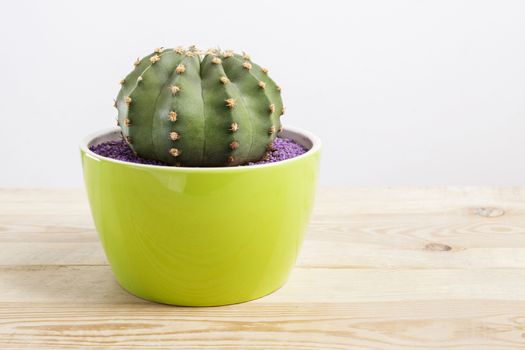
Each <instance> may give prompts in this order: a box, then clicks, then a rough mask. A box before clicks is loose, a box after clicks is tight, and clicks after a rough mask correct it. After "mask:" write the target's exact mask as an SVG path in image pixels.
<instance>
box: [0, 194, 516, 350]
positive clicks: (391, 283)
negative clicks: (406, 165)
mask: <svg viewBox="0 0 525 350" xmlns="http://www.w3.org/2000/svg"><path fill="white" fill-rule="evenodd" d="M524 199H525V188H506V189H499V188H446V187H443V188H430V189H429V188H415V189H412V188H404V189H403V188H401V189H399V188H396V189H327V190H323V191H321V192H320V193H319V196H318V201H317V207H316V209H315V212H314V215H313V218H312V222H311V224H310V226H309V230H308V234H307V237H306V240H305V243H304V246H303V249H302V253H301V256H300V258H299V261H298V264H297V265H298V266H297V268H295V269H294V271H293V273H292V276H291V278H290V281H289V282H288V283H287V284H286V285H285V286H284V287H283V288H282V289H281V290H279V291H277V292H276V293H275V294H272V295H270V296H268V297H265V298H262V299H259V300H256V301H253V302H250V303H246V304H241V305H232V306H226V307H217V308H179V307H170V306H165V305H157V304H153V303H149V302H146V301H143V300H141V299H138V298H136V297H134V296H132V295H130V294H128V293H127V292H125V291H124V290H123V289H121V288H120V287H119V286H118V284H117V283H116V281H115V280H114V278H113V275H112V273H111V270H110V268H109V266H107V261H106V259H105V257H104V254H103V252H102V249H101V246H100V244H99V242H98V238H97V237H96V233H95V231H94V228H93V224H92V221H91V218H90V215H89V208H88V206H87V201H86V199H85V195H84V193H83V191H81V190H38V189H35V190H0V249H1V251H2V253H1V254H0V349H12V348H20V347H23V348H39V349H70V348H88V347H89V348H108V347H118V348H176V347H178V348H184V349H205V348H210V349H221V348H224V349H349V348H357V349H432V348H447V349H460V350H471V349H472V350H478V349H483V350H500V349H501V350H503V349H523V348H525V321H524V320H525V254H524V253H525V219H524V218H525V201H524Z"/></svg>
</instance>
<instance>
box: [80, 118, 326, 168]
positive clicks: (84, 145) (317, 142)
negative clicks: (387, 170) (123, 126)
mask: <svg viewBox="0 0 525 350" xmlns="http://www.w3.org/2000/svg"><path fill="white" fill-rule="evenodd" d="M119 131H120V128H118V127H111V128H106V129H103V130H100V131H97V132H93V133H91V134H89V135H88V136H86V137H84V138H83V139H82V141H81V143H80V150H81V152H84V153H85V154H86V156H88V157H90V158H93V159H95V160H98V161H107V162H112V163H117V164H121V165H124V166H129V167H133V168H146V169H158V170H171V171H191V172H206V171H208V172H209V171H212V172H217V171H228V172H230V171H246V170H251V169H263V168H268V167H277V166H283V165H286V164H290V163H292V162H296V161H299V160H301V159H303V158H306V157H309V156H310V155H312V154H314V153H316V152H319V150H320V149H321V139H320V138H319V137H317V136H316V135H315V134H313V133H311V132H309V131H307V130H304V129H301V128H296V127H292V126H286V127H284V133H286V132H291V133H293V134H297V136H303V137H305V138H306V139H308V140H309V141H310V142H311V143H312V146H311V147H310V149H308V150H307V151H306V152H305V153H303V154H301V155H300V156H297V157H293V158H290V159H286V160H281V161H278V162H274V163H268V164H255V165H243V166H232V167H228V166H225V167H184V166H181V167H176V166H171V165H151V164H140V163H131V162H125V161H122V160H117V159H113V158H109V157H104V156H101V155H98V154H96V153H95V152H93V151H91V150H90V149H89V145H90V144H91V143H92V142H93V141H94V140H95V139H96V138H98V137H101V136H104V135H108V134H111V133H114V132H119ZM297 136H296V138H297ZM289 137H290V136H289ZM290 138H292V139H293V140H294V141H296V142H297V139H296V138H294V137H290ZM303 147H304V146H303Z"/></svg>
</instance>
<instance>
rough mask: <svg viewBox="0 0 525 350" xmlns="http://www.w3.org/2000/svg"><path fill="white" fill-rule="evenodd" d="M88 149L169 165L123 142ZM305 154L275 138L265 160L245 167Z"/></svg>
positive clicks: (292, 143) (106, 143)
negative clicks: (142, 154)
mask: <svg viewBox="0 0 525 350" xmlns="http://www.w3.org/2000/svg"><path fill="white" fill-rule="evenodd" d="M89 149H90V150H91V151H92V152H94V153H96V154H98V155H100V156H103V157H108V158H112V159H116V160H121V161H124V162H130V163H139V164H150V165H167V166H169V164H166V163H164V162H159V161H157V160H149V159H144V158H141V157H139V156H136V155H135V154H134V153H133V151H132V150H131V148H130V147H129V146H128V144H127V143H126V142H125V141H124V140H118V141H107V142H103V143H99V144H98V145H94V146H90V147H89ZM305 152H306V149H305V148H304V147H303V146H301V145H299V144H297V143H295V141H293V140H291V139H282V138H276V139H275V141H274V142H273V149H272V150H271V151H270V152H269V153H268V157H267V159H266V160H260V161H258V162H250V163H248V164H247V165H257V164H268V163H275V162H279V161H281V160H286V159H290V158H294V157H297V156H300V155H301V154H303V153H305Z"/></svg>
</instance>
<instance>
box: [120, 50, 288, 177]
mask: <svg viewBox="0 0 525 350" xmlns="http://www.w3.org/2000/svg"><path fill="white" fill-rule="evenodd" d="M121 84H122V88H121V90H120V92H119V94H118V96H117V99H116V101H115V107H116V108H117V110H118V125H119V126H120V128H121V129H122V134H123V136H124V139H125V140H126V141H127V142H128V144H129V145H130V146H131V148H132V149H133V151H134V152H135V153H136V154H137V155H139V156H140V157H142V158H146V159H152V160H158V161H162V162H165V163H168V164H171V165H176V166H197V167H212V166H232V165H239V164H243V163H247V162H255V161H258V160H260V159H261V158H264V156H265V154H266V152H267V150H268V149H270V148H271V145H272V142H273V140H274V139H275V137H276V135H277V132H278V131H279V130H281V122H280V117H281V115H282V114H283V113H284V107H283V104H282V99H281V92H280V90H281V89H280V87H279V86H277V85H276V84H275V82H274V81H273V80H272V79H270V77H269V76H268V70H267V69H265V68H261V67H260V66H258V65H257V64H255V63H254V62H252V61H251V59H250V57H249V56H248V55H247V54H242V55H240V54H236V53H233V52H231V51H220V50H208V51H206V52H202V51H199V50H197V49H195V48H194V47H190V48H189V49H183V48H176V49H156V50H155V52H153V53H152V54H150V55H148V56H146V57H144V58H143V59H137V61H136V62H135V69H134V70H133V71H132V72H131V73H129V74H128V76H126V77H125V78H124V79H123V80H122V81H121Z"/></svg>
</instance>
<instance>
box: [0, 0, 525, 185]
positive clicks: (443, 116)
mask: <svg viewBox="0 0 525 350" xmlns="http://www.w3.org/2000/svg"><path fill="white" fill-rule="evenodd" d="M189 44H196V45H198V46H199V47H202V48H207V47H217V46H220V47H222V48H231V49H235V50H239V51H241V50H245V51H247V52H248V53H250V54H251V56H252V58H253V60H254V61H255V62H257V63H259V64H261V65H263V66H268V67H269V68H270V74H271V76H272V77H273V78H274V80H276V81H277V82H278V83H279V84H280V85H282V87H283V98H284V101H285V105H286V106H287V114H286V115H285V116H284V123H286V124H290V125H295V126H299V127H303V128H306V129H309V130H311V131H313V132H315V133H317V134H318V135H319V136H320V137H321V138H322V140H323V142H324V153H323V163H322V177H321V183H322V184H324V185H353V186H356V185H357V186H377V185H380V186H390V185H446V184H452V185H518V184H523V183H524V179H525V159H524V157H523V155H524V154H525V134H524V131H525V2H524V1H457V0H454V1H443V0H442V1H421V0H416V1H342V0H341V1H326V0H323V1H291V0H290V1H284V0H281V1H275V2H269V1H249V0H243V1H231V2H229V1H207V0H204V1H203V0H199V1H196V0H195V1H177V0H172V1H159V2H157V1H140V2H134V1H131V0H126V1H103V2H98V3H97V2H95V1H83V2H77V1H19V0H17V1H10V2H6V3H4V4H3V6H2V8H1V11H0V50H1V53H0V67H1V69H2V73H1V75H0V77H1V83H0V118H1V119H0V186H4V187H5V186H7V187H39V186H80V185H81V183H82V177H81V169H80V160H79V151H78V147H77V145H78V143H79V140H80V139H81V138H83V137H84V136H85V135H86V134H89V133H91V132H93V131H96V130H99V129H102V128H106V127H108V126H111V125H114V118H115V110H114V109H113V108H112V106H111V105H112V99H113V97H114V96H116V94H117V92H118V89H119V85H118V81H119V80H120V79H121V78H123V77H124V76H125V74H126V73H127V72H128V71H130V70H131V69H132V62H133V61H134V60H135V58H136V57H137V56H142V55H145V54H147V53H149V52H151V50H153V49H154V48H155V47H158V46H166V47H173V46H178V45H189Z"/></svg>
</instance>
